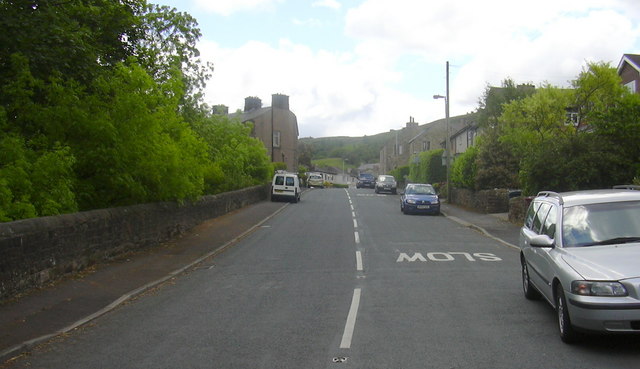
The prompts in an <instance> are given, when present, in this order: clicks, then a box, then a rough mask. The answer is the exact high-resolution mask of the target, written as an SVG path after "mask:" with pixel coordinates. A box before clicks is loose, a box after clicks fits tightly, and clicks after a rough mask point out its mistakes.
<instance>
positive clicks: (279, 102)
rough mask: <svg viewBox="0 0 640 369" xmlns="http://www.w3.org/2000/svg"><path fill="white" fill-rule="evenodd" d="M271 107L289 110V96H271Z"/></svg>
mask: <svg viewBox="0 0 640 369" xmlns="http://www.w3.org/2000/svg"><path fill="white" fill-rule="evenodd" d="M271 107H273V108H280V109H285V110H289V96H287V95H282V94H273V95H271Z"/></svg>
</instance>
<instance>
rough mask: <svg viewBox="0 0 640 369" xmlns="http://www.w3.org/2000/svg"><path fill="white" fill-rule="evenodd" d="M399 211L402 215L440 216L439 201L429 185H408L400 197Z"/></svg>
mask: <svg viewBox="0 0 640 369" xmlns="http://www.w3.org/2000/svg"><path fill="white" fill-rule="evenodd" d="M400 211H402V212H403V213H404V214H410V213H426V214H435V215H438V214H440V199H439V198H438V195H437V194H436V190H435V189H434V188H433V186H432V185H430V184H425V183H410V184H408V185H407V187H405V189H404V193H403V194H402V196H400Z"/></svg>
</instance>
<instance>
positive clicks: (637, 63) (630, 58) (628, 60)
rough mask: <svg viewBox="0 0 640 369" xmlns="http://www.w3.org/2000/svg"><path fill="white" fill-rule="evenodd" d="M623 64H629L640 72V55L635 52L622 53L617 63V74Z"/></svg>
mask: <svg viewBox="0 0 640 369" xmlns="http://www.w3.org/2000/svg"><path fill="white" fill-rule="evenodd" d="M625 64H629V66H631V67H632V68H633V69H635V70H637V71H638V72H639V73H640V55H637V54H624V55H622V59H620V63H619V64H618V74H620V72H622V68H623V67H624V65H625Z"/></svg>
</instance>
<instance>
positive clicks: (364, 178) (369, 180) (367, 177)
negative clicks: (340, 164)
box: [356, 173, 376, 188]
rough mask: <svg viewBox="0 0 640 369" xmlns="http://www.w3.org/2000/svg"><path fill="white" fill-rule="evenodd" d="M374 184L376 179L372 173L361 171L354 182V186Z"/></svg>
mask: <svg viewBox="0 0 640 369" xmlns="http://www.w3.org/2000/svg"><path fill="white" fill-rule="evenodd" d="M375 186H376V179H375V178H374V177H373V174H369V173H361V174H360V175H359V176H358V181H357V182H356V188H365V187H366V188H374V187H375Z"/></svg>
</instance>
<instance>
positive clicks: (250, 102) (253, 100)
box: [244, 96, 262, 112]
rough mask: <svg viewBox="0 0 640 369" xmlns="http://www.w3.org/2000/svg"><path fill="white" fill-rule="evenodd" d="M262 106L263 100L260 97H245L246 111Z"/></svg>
mask: <svg viewBox="0 0 640 369" xmlns="http://www.w3.org/2000/svg"><path fill="white" fill-rule="evenodd" d="M261 107H262V100H260V98H259V97H253V96H249V97H245V98H244V111H245V112H248V111H251V110H255V109H260V108H261Z"/></svg>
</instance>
